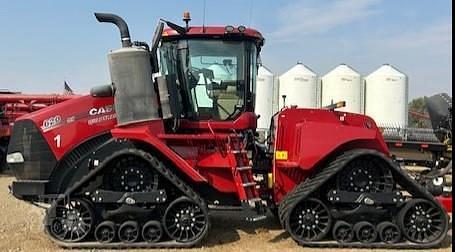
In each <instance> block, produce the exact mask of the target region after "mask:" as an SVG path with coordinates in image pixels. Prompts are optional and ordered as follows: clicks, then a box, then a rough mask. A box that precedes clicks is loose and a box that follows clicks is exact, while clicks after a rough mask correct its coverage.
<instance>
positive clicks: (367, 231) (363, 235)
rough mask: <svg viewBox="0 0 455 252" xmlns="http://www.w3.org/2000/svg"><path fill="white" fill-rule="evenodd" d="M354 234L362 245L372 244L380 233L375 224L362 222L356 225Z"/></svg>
mask: <svg viewBox="0 0 455 252" xmlns="http://www.w3.org/2000/svg"><path fill="white" fill-rule="evenodd" d="M354 233H355V235H356V237H357V239H358V240H359V241H360V242H362V243H372V242H375V241H376V239H377V237H378V233H377V232H376V228H375V227H374V225H373V224H371V223H369V222H368V221H361V222H358V223H356V224H355V225H354Z"/></svg>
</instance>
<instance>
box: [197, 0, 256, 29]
mask: <svg viewBox="0 0 455 252" xmlns="http://www.w3.org/2000/svg"><path fill="white" fill-rule="evenodd" d="M204 1H205V0H204ZM249 15H250V16H249V17H248V27H251V19H252V16H253V0H250V13H249Z"/></svg>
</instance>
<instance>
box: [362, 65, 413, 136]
mask: <svg viewBox="0 0 455 252" xmlns="http://www.w3.org/2000/svg"><path fill="white" fill-rule="evenodd" d="M365 114H367V115H369V116H371V117H372V118H373V119H374V120H375V121H376V122H377V124H378V125H379V126H387V127H406V126H407V124H408V77H407V76H406V75H405V74H404V73H402V72H400V71H399V70H397V69H396V68H395V67H393V66H391V65H389V64H384V65H382V66H381V67H380V68H378V69H377V70H376V71H374V72H373V73H371V74H370V75H368V76H367V77H365Z"/></svg>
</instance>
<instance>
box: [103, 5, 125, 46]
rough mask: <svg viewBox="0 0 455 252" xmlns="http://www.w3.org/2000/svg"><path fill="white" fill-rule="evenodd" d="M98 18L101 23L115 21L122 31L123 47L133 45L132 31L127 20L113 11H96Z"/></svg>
mask: <svg viewBox="0 0 455 252" xmlns="http://www.w3.org/2000/svg"><path fill="white" fill-rule="evenodd" d="M95 17H96V20H98V22H100V23H113V24H115V25H116V26H117V28H118V29H119V31H120V38H121V40H122V47H131V37H130V31H129V30H128V25H127V24H126V22H125V20H123V19H122V18H121V17H119V16H117V15H115V14H111V13H95Z"/></svg>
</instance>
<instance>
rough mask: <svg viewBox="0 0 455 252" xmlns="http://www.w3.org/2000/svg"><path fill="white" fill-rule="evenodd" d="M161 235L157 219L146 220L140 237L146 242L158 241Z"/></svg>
mask: <svg viewBox="0 0 455 252" xmlns="http://www.w3.org/2000/svg"><path fill="white" fill-rule="evenodd" d="M162 236H163V229H162V228H161V224H160V222H159V221H148V222H147V223H145V225H144V227H143V228H142V239H144V241H146V242H148V243H155V242H158V241H159V240H160V239H161V237H162Z"/></svg>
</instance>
